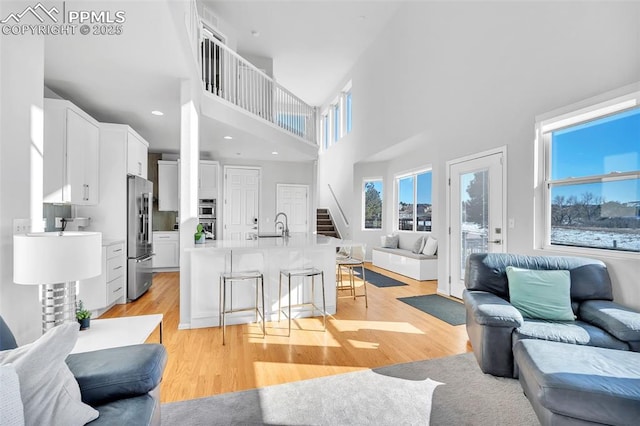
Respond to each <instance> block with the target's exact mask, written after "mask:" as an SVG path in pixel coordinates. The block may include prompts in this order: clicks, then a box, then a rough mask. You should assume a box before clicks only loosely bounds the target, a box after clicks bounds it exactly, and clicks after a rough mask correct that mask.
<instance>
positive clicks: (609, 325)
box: [578, 300, 640, 342]
mask: <svg viewBox="0 0 640 426" xmlns="http://www.w3.org/2000/svg"><path fill="white" fill-rule="evenodd" d="M578 315H579V317H580V319H581V320H583V321H585V322H588V323H590V324H593V325H595V326H597V327H600V328H602V329H604V330H605V331H607V332H609V333H610V334H612V335H613V336H614V337H616V338H617V339H619V340H622V341H624V342H640V312H636V311H634V310H633V309H630V308H627V307H624V306H622V305H619V304H617V303H615V302H611V301H609V300H587V301H584V302H582V303H581V304H580V310H579V311H578Z"/></svg>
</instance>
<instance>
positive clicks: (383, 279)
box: [358, 269, 406, 287]
mask: <svg viewBox="0 0 640 426" xmlns="http://www.w3.org/2000/svg"><path fill="white" fill-rule="evenodd" d="M358 275H360V273H358ZM366 278H367V282H368V283H369V284H373V285H375V286H376V287H397V286H401V285H406V284H405V283H403V282H400V281H398V280H394V279H393V278H390V277H387V276H386V275H382V274H379V273H377V272H374V271H372V270H371V269H367V272H366Z"/></svg>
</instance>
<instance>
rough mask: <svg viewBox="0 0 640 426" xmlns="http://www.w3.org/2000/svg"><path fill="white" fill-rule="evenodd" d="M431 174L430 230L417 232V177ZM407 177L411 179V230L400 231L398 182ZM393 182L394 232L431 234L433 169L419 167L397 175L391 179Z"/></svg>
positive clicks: (430, 167)
mask: <svg viewBox="0 0 640 426" xmlns="http://www.w3.org/2000/svg"><path fill="white" fill-rule="evenodd" d="M424 173H431V229H430V230H428V231H419V230H418V229H417V228H418V210H417V209H418V175H421V174H424ZM408 177H412V178H413V229H411V230H408V229H400V209H399V206H400V180H401V179H405V178H408ZM393 182H394V185H393V186H394V201H395V202H394V213H393V216H394V224H393V230H394V232H433V227H434V225H433V167H432V166H427V167H421V168H419V169H415V170H412V171H410V172H405V173H398V174H396V175H394V177H393Z"/></svg>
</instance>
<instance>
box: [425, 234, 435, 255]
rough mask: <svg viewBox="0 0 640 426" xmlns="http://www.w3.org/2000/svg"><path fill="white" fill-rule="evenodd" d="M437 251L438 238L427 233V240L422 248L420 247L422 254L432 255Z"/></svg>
mask: <svg viewBox="0 0 640 426" xmlns="http://www.w3.org/2000/svg"><path fill="white" fill-rule="evenodd" d="M437 251H438V240H436V239H435V238H433V237H432V236H431V235H429V238H427V242H426V243H424V248H423V249H422V254H425V255H427V256H433V255H435V254H436V252H437Z"/></svg>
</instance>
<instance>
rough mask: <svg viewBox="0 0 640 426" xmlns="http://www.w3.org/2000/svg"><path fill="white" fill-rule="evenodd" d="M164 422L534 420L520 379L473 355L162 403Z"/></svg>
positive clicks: (451, 422) (494, 422)
mask: <svg viewBox="0 0 640 426" xmlns="http://www.w3.org/2000/svg"><path fill="white" fill-rule="evenodd" d="M161 415H162V424H163V425H181V426H200V425H266V424H268V425H274V424H280V425H370V424H376V425H394V426H395V425H414V424H420V425H427V424H431V425H479V426H482V425H523V426H527V425H538V424H539V423H538V421H537V419H536V416H535V414H534V412H533V410H532V408H531V406H530V405H529V402H528V401H527V398H526V397H525V396H524V394H523V393H522V389H521V388H520V385H519V383H518V381H517V380H514V379H507V378H502V377H493V376H490V375H486V374H483V373H482V372H481V371H480V368H479V367H478V365H477V363H476V360H475V358H474V357H473V355H472V354H463V355H456V356H451V357H446V358H439V359H434V360H428V361H417V362H411V363H406V364H397V365H392V366H389V367H381V368H377V369H374V370H363V371H358V372H355V373H346V374H340V375H336V376H329V377H322V378H318V379H311V380H304V381H300V382H294V383H287V384H284V385H277V386H269V387H265V388H261V389H252V390H248V391H243V392H234V393H228V394H222V395H217V396H213V397H208V398H201V399H193V400H189V401H181V402H172V403H167V404H162V409H161Z"/></svg>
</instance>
